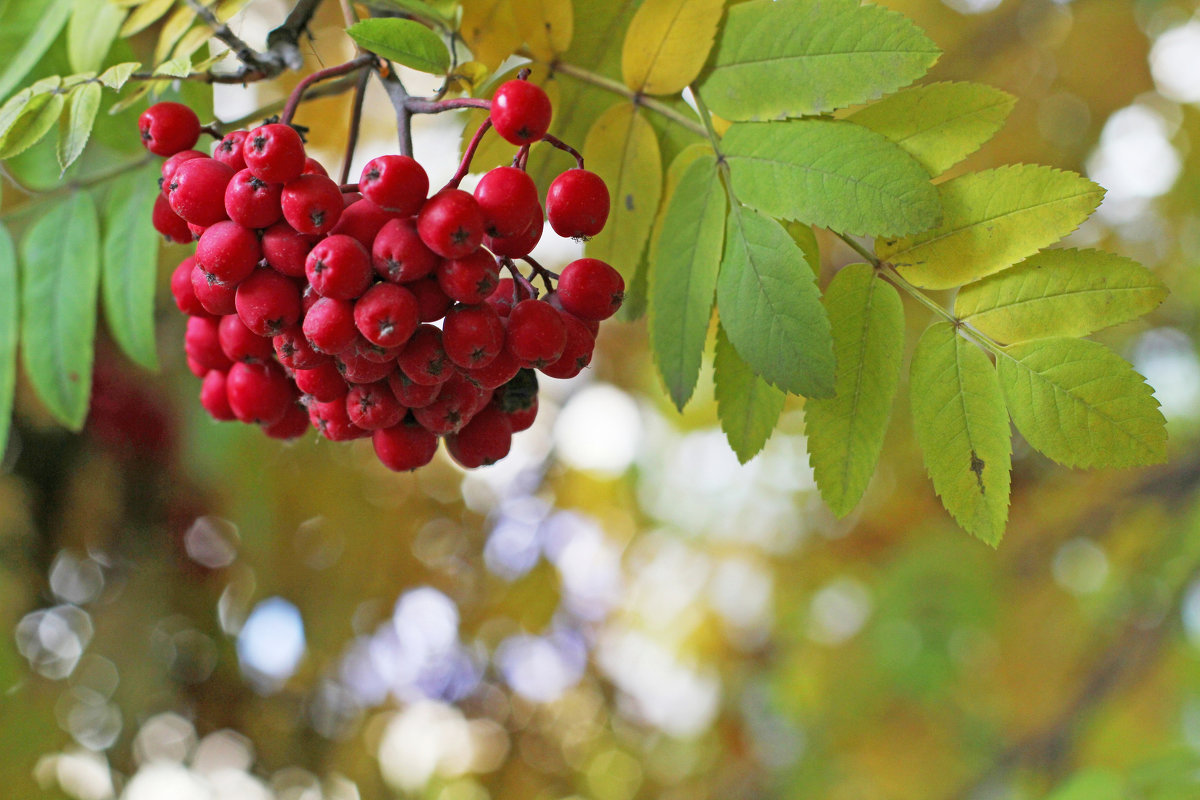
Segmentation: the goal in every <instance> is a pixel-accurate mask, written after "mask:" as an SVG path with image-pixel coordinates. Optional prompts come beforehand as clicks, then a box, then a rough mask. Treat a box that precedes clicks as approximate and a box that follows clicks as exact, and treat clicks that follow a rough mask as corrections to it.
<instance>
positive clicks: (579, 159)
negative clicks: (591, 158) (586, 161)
mask: <svg viewBox="0 0 1200 800" xmlns="http://www.w3.org/2000/svg"><path fill="white" fill-rule="evenodd" d="M542 141H544V142H545V143H546V144H548V145H550V146H551V147H557V148H558V149H559V150H565V151H566V152H568V153H570V154H571V155H572V156H574V157H575V164H576V165H577V166H578V167H579V168H580V169H583V154H582V153H580V152H579V151H578V150H576V149H575V148H574V147H571V145H569V144H567V143H566V142H564V141H563V140H562V139H560V138H558V137H557V136H554V135H553V134H549V133H547V134H546V135H545V136H543V137H542Z"/></svg>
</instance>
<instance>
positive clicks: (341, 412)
mask: <svg viewBox="0 0 1200 800" xmlns="http://www.w3.org/2000/svg"><path fill="white" fill-rule="evenodd" d="M308 418H309V419H310V420H312V424H313V427H314V428H316V429H317V433H319V434H321V435H322V436H324V437H325V438H326V439H329V440H330V441H332V442H348V441H350V440H351V439H361V438H363V437H364V436H370V435H371V432H370V431H364V430H363V429H362V428H360V427H358V426H357V425H355V424H354V423H353V422H351V421H350V415H349V414H347V413H346V402H345V401H344V400H341V399H338V400H332V401H330V402H327V403H313V404H311V405H310V406H309V407H308Z"/></svg>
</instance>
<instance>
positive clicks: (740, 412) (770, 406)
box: [713, 326, 787, 464]
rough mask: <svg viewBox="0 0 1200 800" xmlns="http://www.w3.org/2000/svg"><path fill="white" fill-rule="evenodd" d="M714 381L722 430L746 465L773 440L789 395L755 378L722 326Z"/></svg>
mask: <svg viewBox="0 0 1200 800" xmlns="http://www.w3.org/2000/svg"><path fill="white" fill-rule="evenodd" d="M713 380H714V382H715V386H714V392H715V394H716V398H717V415H718V416H719V417H720V418H721V430H723V431H724V432H725V438H726V439H728V440H729V446H730V447H732V448H733V452H734V453H736V454H737V457H738V461H740V462H742V463H743V464H745V463H746V462H747V461H749V460H750V459H752V458H754V456H755V455H756V454H757V453H758V451H759V450H762V449H763V445H765V444H766V443H767V439H769V438H771V432H772V431H773V430H775V423H776V422H778V421H779V415H780V414H781V413H783V403H784V401H785V400H786V399H787V395H786V394H784V393H783V392H781V391H780V390H778V389H776V388H775V387H774V386H772V385H771V384H769V383H767V382H766V381H764V380H763V379H762V378H760V377H758V376H757V375H755V374H754V370H753V369H751V368H750V365H748V364H747V363H746V362H745V361H743V360H742V357H741V356H739V355H738V354H737V351H736V350H735V349H734V348H733V345H732V344H730V343H729V339H728V337H726V335H725V331H724V329H723V328H721V327H720V326H718V327H717V353H716V358H715V359H714V360H713Z"/></svg>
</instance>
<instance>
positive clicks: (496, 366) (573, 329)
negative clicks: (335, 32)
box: [139, 80, 624, 470]
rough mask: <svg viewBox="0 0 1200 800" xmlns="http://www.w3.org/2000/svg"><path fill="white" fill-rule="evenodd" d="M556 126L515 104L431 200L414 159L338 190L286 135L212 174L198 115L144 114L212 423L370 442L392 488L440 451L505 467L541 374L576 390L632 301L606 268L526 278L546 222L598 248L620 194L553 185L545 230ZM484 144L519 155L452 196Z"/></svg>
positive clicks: (298, 140) (509, 95)
mask: <svg viewBox="0 0 1200 800" xmlns="http://www.w3.org/2000/svg"><path fill="white" fill-rule="evenodd" d="M550 114H551V109H550V102H549V100H548V99H547V97H546V95H545V93H544V92H543V91H542V90H541V89H540V88H538V87H536V86H534V85H533V84H530V83H527V82H525V81H522V80H514V81H509V82H508V83H505V84H504V85H502V86H501V87H500V88H499V89H498V90H497V92H496V94H495V96H494V98H493V100H492V103H491V111H490V117H489V119H488V120H487V121H486V122H485V123H484V125H483V126H482V127H481V128H480V130H479V132H478V133H477V134H476V137H475V140H474V141H473V143H472V144H473V146H472V148H471V149H470V150H469V151H468V154H467V156H466V157H465V158H464V162H463V165H462V167H461V168H460V169H459V172H458V174H457V175H456V177H455V179H453V180H452V181H451V182H450V184H448V185H447V187H446V188H444V189H442V190H441V191H439V192H437V193H435V194H434V195H433V196H432V197H429V196H428V195H429V178H428V177H427V175H426V173H425V170H424V169H423V168H422V167H421V165H420V164H419V163H418V162H417V161H415V160H413V159H412V158H409V157H408V156H403V155H388V156H382V157H380V158H376V159H374V160H372V161H371V162H369V163H368V164H367V165H366V167H365V168H364V169H363V172H362V177H361V179H360V181H359V183H358V184H357V185H351V186H339V185H338V183H336V182H335V181H333V180H332V179H330V178H329V177H328V175H327V173H326V171H325V169H324V168H323V167H322V166H321V165H320V164H319V163H318V162H317V161H315V160H314V159H312V158H309V157H307V156H306V153H305V148H304V142H303V139H302V137H301V135H300V134H299V133H298V132H297V130H296V129H295V128H293V127H292V126H290V125H287V124H282V123H269V124H265V125H262V126H261V127H258V128H256V129H254V130H251V131H249V132H247V131H234V132H232V133H230V134H228V135H226V136H225V137H224V138H223V139H221V141H220V142H219V143H218V144H217V145H216V148H215V150H214V152H213V154H212V156H209V155H207V154H205V153H202V152H199V151H197V150H194V149H192V148H193V147H194V146H195V145H196V142H197V141H198V139H199V136H200V133H201V126H200V121H199V119H198V118H197V116H196V114H195V112H193V111H192V110H191V109H190V108H188V107H187V106H184V105H181V104H178V103H166V102H164V103H158V104H156V105H154V106H152V107H151V108H149V109H148V110H147V111H146V112H145V113H144V114H143V115H142V117H141V119H140V122H139V125H140V128H141V136H142V142H143V144H145V146H146V148H147V149H149V150H150V151H151V152H152V153H156V154H158V155H161V156H166V157H167V158H166V161H165V162H164V163H163V165H162V194H161V195H160V196H159V198H158V201H157V203H156V204H155V207H154V214H153V223H154V227H155V228H156V229H157V230H158V231H159V232H161V233H162V234H163V235H164V236H166V237H167V238H168V239H169V240H171V241H174V242H179V243H185V242H192V241H195V242H196V250H195V255H194V256H191V257H189V258H186V259H184V261H183V262H182V263H181V264H180V265H179V267H178V268H177V269H176V270H175V273H174V275H173V276H172V280H171V291H172V294H173V295H174V297H175V302H176V304H177V305H178V306H179V309H180V311H182V312H183V313H184V314H186V315H188V317H189V319H188V325H187V335H186V337H185V339H184V349H185V352H186V354H187V359H188V364H189V366H190V367H191V369H192V371H193V372H194V373H195V374H196V375H197V376H198V377H200V378H201V379H202V380H203V383H202V386H201V389H200V402H201V404H202V405H203V406H204V408H205V409H206V410H207V411H208V412H209V413H210V414H211V415H212V416H213V417H214V418H215V419H218V420H240V421H242V422H245V423H250V424H255V425H259V426H261V427H262V429H263V430H264V431H265V432H266V434H267V435H268V436H272V437H277V438H281V439H292V438H295V437H299V436H302V435H303V434H304V433H305V432H306V431H307V430H308V428H309V427H310V426H312V427H315V428H316V429H317V431H318V432H319V433H320V434H321V435H323V436H325V437H326V438H328V439H331V440H334V441H345V440H350V439H357V438H361V437H366V436H371V437H372V439H373V441H374V445H375V452H376V454H377V455H378V456H379V459H380V461H382V462H383V463H384V464H385V465H386V466H388V467H389V468H391V469H394V470H411V469H415V468H417V467H420V466H423V465H424V464H427V463H428V462H429V461H430V460H431V459H432V458H433V456H434V453H435V452H436V450H437V446H438V440H439V438H441V439H444V441H445V442H446V448H447V450H448V451H449V453H450V455H451V456H452V457H453V458H454V459H455V460H456V461H458V463H460V464H461V465H463V466H464V467H468V468H470V467H478V466H481V465H484V464H490V463H493V462H495V461H497V460H498V459H500V458H503V457H504V456H505V455H507V453H508V451H509V447H510V445H511V441H512V434H513V433H514V432H516V431H521V430H524V429H526V428H528V427H529V426H530V425H531V424H532V423H533V419H534V417H535V415H536V414H537V408H538V406H537V377H536V374H535V372H534V370H540V371H541V372H543V373H544V374H546V375H550V376H553V377H556V378H568V377H572V376H574V375H577V374H578V373H579V372H580V370H582V369H583V368H584V367H586V366H587V365H588V363H589V362H590V360H591V356H592V348H593V345H594V343H595V336H596V332H597V330H598V327H599V323H600V320H603V319H607V318H608V317H610V316H612V314H614V313H615V312H616V310H617V308H618V307H619V306H620V304H621V300H622V296H623V292H624V282H623V280H622V279H621V276H620V274H619V273H618V272H617V271H616V270H615V269H613V268H612V267H611V266H609V265H608V264H605V263H604V262H602V261H599V260H596V259H592V258H582V259H578V260H576V261H573V262H571V263H570V264H568V265H567V266H566V267H565V268H564V269H563V271H562V274H561V276H560V275H555V274H554V273H552V272H549V271H548V270H546V269H545V268H543V267H542V266H541V265H539V264H538V263H537V262H535V261H533V260H532V259H531V258H529V253H530V251H531V250H533V248H534V246H535V245H536V244H537V242H538V240H539V239H540V237H541V234H542V229H543V225H544V223H545V221H546V218H548V219H549V222H550V225H551V227H552V228H553V229H554V230H555V231H556V232H557V233H558V234H560V235H562V236H568V237H576V238H586V237H589V236H594V235H595V234H597V233H599V232H600V230H601V229H602V228H603V226H604V223H605V221H606V219H607V217H608V208H609V195H608V190H607V188H606V187H605V185H604V182H603V181H602V180H601V179H600V178H599V177H598V176H596V175H595V174H594V173H591V172H588V171H586V170H584V169H583V168H582V165H581V166H580V168H577V169H570V170H568V171H566V172H564V173H562V174H561V175H559V176H558V178H557V179H555V181H554V183H553V185H552V186H551V187H550V189H549V191H548V193H547V197H546V205H545V214H544V215H543V208H542V205H541V203H540V202H539V199H538V192H537V189H536V188H535V186H534V183H533V181H532V179H530V177H529V176H528V175H527V174H526V173H525V171H524V164H525V159H526V158H527V154H528V145H529V144H531V143H532V142H535V141H538V140H540V139H542V138H543V137H544V136H545V135H546V131H547V128H548V127H549V124H550ZM489 127H494V128H495V130H496V132H497V133H499V134H500V136H502V137H503V138H504V139H506V140H507V141H509V142H511V143H513V144H515V145H518V146H520V147H521V150H520V151H519V152H518V154H517V157H516V158H515V159H514V166H511V167H499V168H497V169H493V170H492V171H490V172H488V173H487V174H486V175H485V176H484V177H483V178H482V180H480V182H479V184H478V187H477V188H476V189H475V192H474V194H471V193H468V192H465V191H463V190H460V189H459V188H457V187H458V182H459V180H461V178H462V177H463V175H465V173H466V171H467V168H468V167H469V163H470V154H471V152H473V149H474V145H477V144H478V141H479V139H480V137H481V136H482V135H483V133H484V132H485V131H486V130H487V129H488V128H489ZM551 138H552V137H551ZM514 259H520V260H522V261H525V262H526V263H527V264H528V266H529V269H530V270H531V274H530V277H531V278H533V279H540V280H541V281H542V282H543V283H544V284H545V286H546V289H547V293H546V294H545V295H544V296H542V297H540V298H539V297H538V292H537V290H536V289H535V288H534V286H533V283H532V281H531V279H530V277H526V276H525V275H524V274H522V273H521V272H520V271H519V270H518V269H517V266H516V263H515V262H514ZM502 268H503V269H506V270H507V271H508V272H509V273H510V275H511V277H504V278H501V277H500V271H501V269H502Z"/></svg>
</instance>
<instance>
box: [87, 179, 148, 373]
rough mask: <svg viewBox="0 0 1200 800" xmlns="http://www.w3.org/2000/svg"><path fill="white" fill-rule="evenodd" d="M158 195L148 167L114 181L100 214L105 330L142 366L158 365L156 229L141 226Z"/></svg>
mask: <svg viewBox="0 0 1200 800" xmlns="http://www.w3.org/2000/svg"><path fill="white" fill-rule="evenodd" d="M157 197H158V185H157V183H156V175H155V170H154V169H153V167H151V168H149V169H141V170H135V171H133V172H129V173H126V174H125V175H122V176H121V177H119V178H117V179H116V180H115V181H113V184H112V187H111V188H110V189H109V194H108V198H107V202H106V203H105V214H104V224H103V233H104V262H103V269H102V273H101V298H102V299H103V301H104V320H105V322H106V323H107V324H108V330H109V333H111V334H112V337H113V339H115V340H116V342H117V344H118V345H120V346H121V349H122V350H124V351H125V353H126V354H127V355H128V356H129V357H130V358H132V359H133V360H134V361H136V362H137V363H138V364H141V365H142V366H143V367H145V368H146V369H150V370H156V369H158V353H157V352H156V350H155V346H154V288H155V277H154V276H155V273H156V272H157V269H158V242H159V236H158V232H157V231H155V230H154V228H153V227H151V226H148V225H146V220H147V219H149V218H150V214H151V212H152V211H153V210H154V201H155V199H156V198H157Z"/></svg>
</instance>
